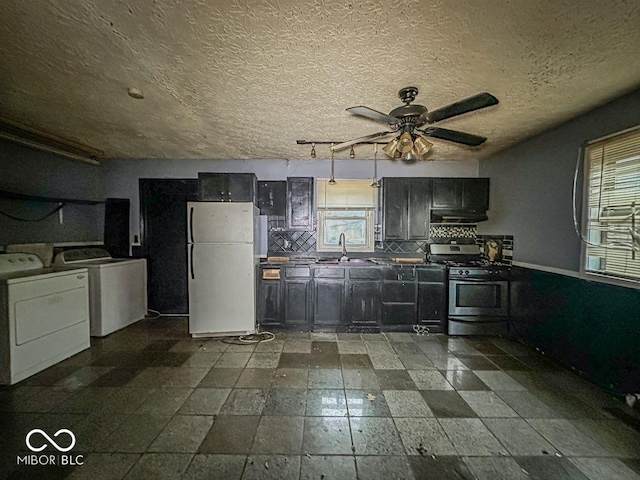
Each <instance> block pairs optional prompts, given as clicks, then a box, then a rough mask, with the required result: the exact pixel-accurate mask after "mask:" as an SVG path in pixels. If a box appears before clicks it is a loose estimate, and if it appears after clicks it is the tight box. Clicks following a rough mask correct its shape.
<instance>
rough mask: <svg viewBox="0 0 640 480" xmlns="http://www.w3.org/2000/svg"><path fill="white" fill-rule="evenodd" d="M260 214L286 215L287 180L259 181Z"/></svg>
mask: <svg viewBox="0 0 640 480" xmlns="http://www.w3.org/2000/svg"><path fill="white" fill-rule="evenodd" d="M258 208H259V209H260V215H277V216H280V217H284V216H285V215H286V211H287V182H284V181H280V182H258Z"/></svg>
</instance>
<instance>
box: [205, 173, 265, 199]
mask: <svg viewBox="0 0 640 480" xmlns="http://www.w3.org/2000/svg"><path fill="white" fill-rule="evenodd" d="M198 185H199V190H200V201H201V202H252V203H254V204H255V203H256V193H257V179H256V176H255V175H254V174H253V173H198Z"/></svg>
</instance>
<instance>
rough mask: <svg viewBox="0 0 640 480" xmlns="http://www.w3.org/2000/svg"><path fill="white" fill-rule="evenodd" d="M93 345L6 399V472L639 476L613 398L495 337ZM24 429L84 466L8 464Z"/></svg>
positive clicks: (143, 325) (142, 326)
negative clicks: (66, 438)
mask: <svg viewBox="0 0 640 480" xmlns="http://www.w3.org/2000/svg"><path fill="white" fill-rule="evenodd" d="M92 344H93V346H92V348H91V349H90V350H87V351H85V352H82V353H80V354H78V355H76V356H74V357H72V358H70V359H68V360H66V361H64V362H62V363H61V364H59V365H57V366H55V367H52V368H50V369H48V370H46V371H44V372H42V373H40V374H38V375H36V376H34V377H31V378H29V379H27V380H25V381H23V382H21V383H20V384H18V385H15V386H13V387H11V388H7V387H4V388H1V389H0V412H1V413H0V415H1V416H0V431H1V432H2V433H1V435H0V452H1V453H0V455H1V457H0V458H1V460H0V478H4V477H8V478H32V477H38V476H41V477H42V478H72V479H75V478H87V479H100V478H105V479H118V478H127V479H141V478H154V479H161V478H172V479H173V478H180V477H183V478H188V479H199V478H202V479H211V478H224V479H225V480H233V479H240V478H242V479H271V478H272V479H285V480H286V479H298V478H301V479H326V480H331V479H356V478H360V479H366V480H375V479H391V478H399V479H412V478H416V479H456V480H460V479H472V478H477V479H490V480H499V479H508V480H514V479H540V480H551V479H572V480H578V479H591V480H600V479H640V433H639V432H638V431H637V430H635V429H634V428H632V427H631V426H629V425H628V423H625V422H622V421H621V420H619V419H618V418H617V417H616V416H614V415H612V414H611V413H612V410H611V408H618V409H620V410H616V411H622V409H623V408H624V404H622V403H621V402H619V401H617V400H615V399H613V398H611V397H609V396H608V395H606V394H604V393H603V392H602V391H600V390H598V389H597V388H595V387H592V386H591V385H589V384H587V383H586V382H584V381H582V380H581V379H579V378H578V377H577V376H575V375H574V374H572V373H571V372H569V371H567V370H565V369H562V368H560V367H558V366H557V365H555V364H553V363H551V362H548V361H547V360H546V359H545V358H544V357H543V356H542V355H540V354H538V353H537V352H536V351H534V350H531V349H529V348H527V347H525V346H523V345H521V344H519V343H516V342H512V341H509V340H505V339H499V338H493V339H490V338H484V339H482V338H477V337H468V338H454V337H446V336H442V335H435V336H417V335H414V334H408V333H389V334H362V335H360V334H334V333H301V332H282V333H278V334H277V336H276V339H275V340H274V341H271V342H268V343H262V344H259V345H257V346H255V345H229V344H226V343H223V342H221V341H219V340H193V339H191V338H189V336H188V334H187V323H186V320H185V319H175V318H160V319H157V320H145V321H144V322H140V323H138V324H136V325H133V326H131V327H129V328H127V329H125V330H123V331H120V332H117V333H115V334H113V335H111V336H109V337H107V338H104V339H93V340H92ZM632 413H634V414H635V412H632ZM33 428H40V429H42V430H44V431H45V432H49V433H50V434H51V435H52V434H53V433H55V432H56V431H57V430H59V429H61V428H68V429H70V430H71V431H72V432H73V433H74V434H75V436H76V439H77V444H76V446H75V447H74V449H73V453H75V454H79V453H82V454H84V458H85V463H84V465H82V466H78V467H75V468H74V467H62V466H55V467H54V466H51V467H33V466H20V467H17V466H16V465H15V464H16V455H17V454H22V455H24V454H25V453H27V450H26V447H25V436H26V434H27V432H29V431H30V430H31V429H33ZM39 441H40V442H42V441H43V440H39ZM45 452H49V450H45Z"/></svg>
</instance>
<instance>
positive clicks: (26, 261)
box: [0, 253, 44, 275]
mask: <svg viewBox="0 0 640 480" xmlns="http://www.w3.org/2000/svg"><path fill="white" fill-rule="evenodd" d="M41 268H44V265H43V264H42V260H40V257H38V256H37V255H34V254H33V253H3V254H0V275H2V274H5V273H13V272H24V271H28V270H38V269H41Z"/></svg>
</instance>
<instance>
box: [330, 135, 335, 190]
mask: <svg viewBox="0 0 640 480" xmlns="http://www.w3.org/2000/svg"><path fill="white" fill-rule="evenodd" d="M331 146H332V147H333V143H332V144H331ZM333 162H334V161H333V150H331V178H330V179H329V185H335V184H336V179H335V177H334V176H333V173H334V165H333Z"/></svg>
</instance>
